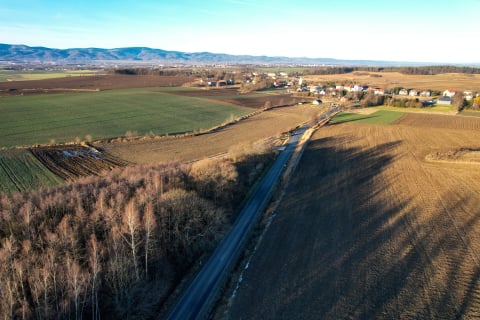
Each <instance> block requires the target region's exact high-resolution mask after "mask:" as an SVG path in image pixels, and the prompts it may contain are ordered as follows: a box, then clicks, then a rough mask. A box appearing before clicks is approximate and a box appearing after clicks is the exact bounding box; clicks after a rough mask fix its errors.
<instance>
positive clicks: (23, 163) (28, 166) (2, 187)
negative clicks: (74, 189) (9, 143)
mask: <svg viewBox="0 0 480 320" xmlns="http://www.w3.org/2000/svg"><path fill="white" fill-rule="evenodd" d="M62 182H63V180H62V179H60V178H59V177H58V176H56V175H55V174H53V173H52V172H51V171H49V170H48V169H47V168H46V167H45V166H43V165H42V163H41V162H39V161H38V160H37V159H36V158H35V157H34V156H33V155H32V154H31V153H30V152H29V151H28V150H25V149H10V150H0V192H6V193H11V192H15V191H24V190H35V189H39V188H48V187H54V186H56V185H58V184H60V183H62Z"/></svg>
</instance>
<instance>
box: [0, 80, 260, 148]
mask: <svg viewBox="0 0 480 320" xmlns="http://www.w3.org/2000/svg"><path fill="white" fill-rule="evenodd" d="M1 102H2V103H1V105H0V113H1V114H2V117H1V118H0V136H1V137H2V140H1V141H0V146H4V147H12V146H19V145H22V146H31V145H36V144H52V140H53V141H55V142H56V143H67V142H74V141H78V140H84V139H85V140H89V139H87V138H86V137H87V136H90V137H91V138H93V139H94V140H100V139H109V138H116V137H123V136H125V134H126V132H127V131H131V132H137V133H138V134H139V135H145V134H150V133H153V134H155V135H166V134H178V133H184V132H193V131H195V130H201V129H208V128H211V127H214V126H217V125H219V124H221V123H223V122H225V121H226V120H227V119H229V118H231V117H239V116H243V115H246V114H248V113H250V112H251V109H249V108H244V107H240V106H237V105H232V104H230V103H225V102H221V101H212V100H209V99H201V98H195V97H185V96H178V95H172V94H166V93H163V92H161V90H159V89H152V88H143V89H125V90H111V91H101V92H89V93H70V94H52V95H36V96H23V97H3V98H2V101H1Z"/></svg>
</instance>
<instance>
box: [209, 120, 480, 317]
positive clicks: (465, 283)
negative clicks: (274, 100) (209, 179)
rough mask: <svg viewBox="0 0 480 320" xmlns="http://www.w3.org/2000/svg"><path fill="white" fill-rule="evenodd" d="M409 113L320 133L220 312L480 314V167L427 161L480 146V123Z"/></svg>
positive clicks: (247, 314)
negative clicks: (425, 121)
mask: <svg viewBox="0 0 480 320" xmlns="http://www.w3.org/2000/svg"><path fill="white" fill-rule="evenodd" d="M423 116H424V115H418V116H417V115H412V117H423ZM407 120H408V121H407ZM407 120H405V121H406V122H405V123H403V124H402V121H401V122H400V124H398V125H391V126H376V125H362V124H353V123H350V124H342V125H334V126H329V127H326V128H322V129H320V130H319V131H318V132H317V133H316V134H315V135H314V137H313V140H312V142H311V143H310V144H309V146H308V148H307V149H306V150H305V153H304V155H303V158H302V160H301V161H300V164H299V167H298V169H297V172H296V175H295V178H294V179H293V180H292V183H291V185H290V187H289V189H288V191H287V194H286V195H285V198H284V199H283V201H282V204H281V207H280V208H279V209H278V211H277V216H276V217H275V219H274V220H273V222H272V224H271V226H270V229H269V231H268V232H267V233H266V234H265V236H264V238H263V241H262V243H261V244H260V245H259V247H258V250H257V252H256V253H255V255H254V256H253V258H252V260H251V262H250V265H249V268H248V270H246V272H245V273H244V275H243V276H244V279H243V282H242V284H241V286H240V288H239V290H238V292H237V297H236V298H235V299H233V300H231V301H230V303H231V306H230V308H229V309H228V310H227V311H224V309H222V312H221V313H220V314H217V315H216V318H218V319H224V318H226V319H392V318H394V319H418V318H420V319H454V318H476V317H480V279H479V278H480V265H479V261H480V209H479V208H480V171H479V170H478V168H477V166H473V167H472V165H466V164H444V163H429V162H427V161H425V156H426V155H427V154H428V153H430V152H432V151H434V150H440V149H444V148H461V147H478V144H479V142H478V141H480V132H479V131H477V130H470V128H471V126H473V127H475V126H476V125H477V124H473V125H472V124H468V125H465V124H463V123H457V124H449V125H448V126H447V129H445V128H442V126H443V125H440V126H439V125H438V124H437V123H436V122H435V121H430V123H429V125H428V126H427V125H424V126H423V127H418V126H412V125H410V124H411V121H413V122H415V121H421V119H413V118H411V119H407ZM414 120H415V121H414ZM439 121H440V122H439V123H443V121H445V120H444V119H443V118H442V119H441V120H439ZM455 121H456V120H455ZM229 293H231V292H229ZM227 294H228V293H227Z"/></svg>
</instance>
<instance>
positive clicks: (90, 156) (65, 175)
mask: <svg viewBox="0 0 480 320" xmlns="http://www.w3.org/2000/svg"><path fill="white" fill-rule="evenodd" d="M30 151H31V153H32V154H33V155H34V156H35V157H36V158H37V159H38V161H40V162H41V163H42V164H43V165H44V166H45V167H46V168H48V169H49V170H50V171H51V172H53V173H55V174H56V175H57V176H59V177H61V178H62V179H64V180H74V179H76V178H79V177H86V176H89V175H103V174H105V173H106V172H108V171H110V170H112V169H114V168H117V167H125V166H127V165H128V164H129V163H128V162H127V161H125V160H122V159H119V158H117V157H115V156H112V155H111V154H109V153H107V152H100V151H99V150H97V149H95V148H93V147H89V146H82V145H67V146H52V147H39V148H31V149H30Z"/></svg>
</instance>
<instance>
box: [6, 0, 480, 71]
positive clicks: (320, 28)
mask: <svg viewBox="0 0 480 320" xmlns="http://www.w3.org/2000/svg"><path fill="white" fill-rule="evenodd" d="M479 13H480V0H456V1H453V0H433V1H432V0H403V1H389V0H382V1H380V0H378V1H377V0H363V1H359V0H354V1H352V0H342V1H335V0H328V1H323V0H317V1H314V0H303V1H292V0H223V1H222V0H206V1H200V0H168V1H167V0H146V1H142V0H136V1H134V0H115V1H111V0H73V1H71V0H0V43H8V44H25V45H29V46H44V47H50V48H60V49H66V48H86V47H97V48H120V47H132V46H141V47H151V48H158V49H164V50H174V51H184V52H203V51H208V52H214V53H227V54H247V55H267V56H286V57H310V58H335V59H351V60H387V61H411V62H435V63H439V62H445V63H480V34H479V31H480V18H478V17H479Z"/></svg>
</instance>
